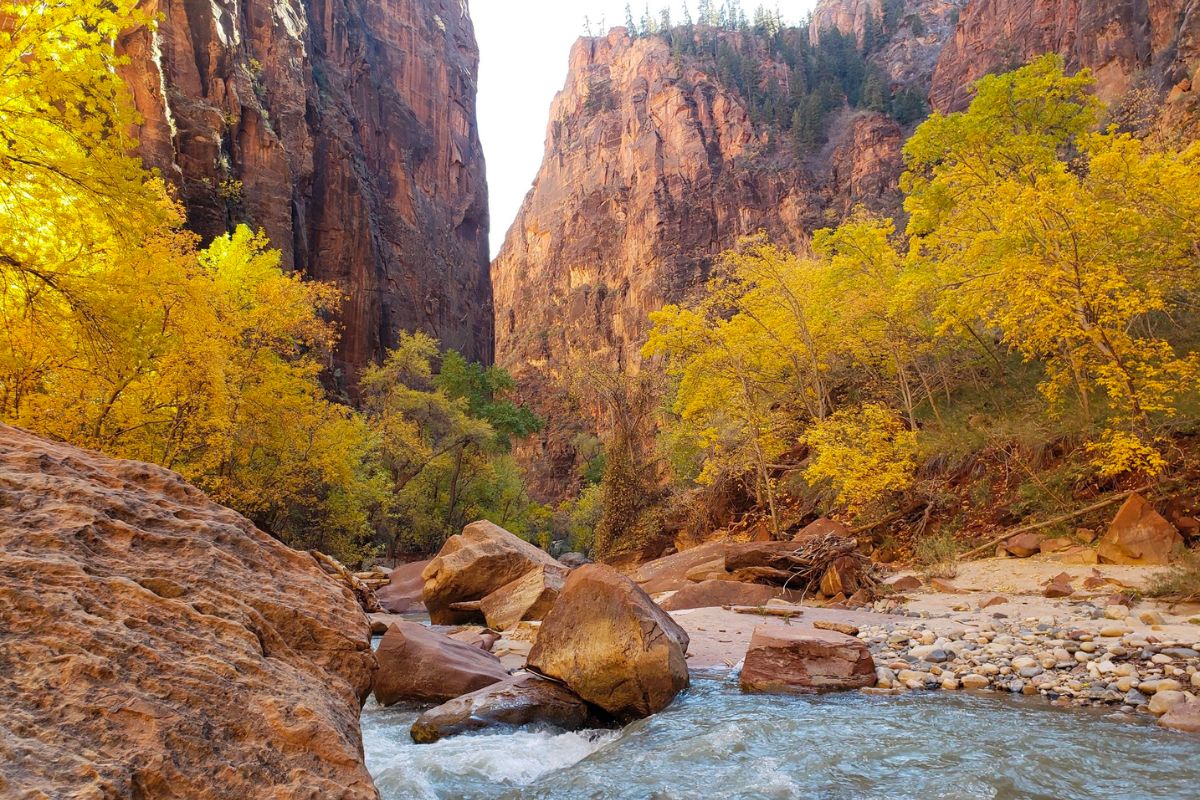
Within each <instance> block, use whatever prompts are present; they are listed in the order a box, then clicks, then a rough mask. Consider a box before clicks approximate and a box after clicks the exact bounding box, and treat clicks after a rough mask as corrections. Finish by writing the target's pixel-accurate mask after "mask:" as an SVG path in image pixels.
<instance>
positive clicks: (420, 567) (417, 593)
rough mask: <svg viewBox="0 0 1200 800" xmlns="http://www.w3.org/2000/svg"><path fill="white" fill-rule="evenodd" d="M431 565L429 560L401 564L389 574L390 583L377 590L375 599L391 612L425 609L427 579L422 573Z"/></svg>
mask: <svg viewBox="0 0 1200 800" xmlns="http://www.w3.org/2000/svg"><path fill="white" fill-rule="evenodd" d="M427 566H429V562H428V561H414V562H412V563H411V564H401V565H400V566H398V567H396V568H395V569H394V570H392V573H391V575H389V576H388V584H387V586H384V587H382V588H380V589H376V590H375V599H377V600H378V601H379V605H381V606H383V610H384V611H386V612H388V613H389V614H403V613H405V612H406V611H424V610H425V599H424V592H425V579H424V578H422V577H421V573H422V572H424V571H425V568H426V567H427Z"/></svg>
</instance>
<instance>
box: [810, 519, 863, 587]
mask: <svg viewBox="0 0 1200 800" xmlns="http://www.w3.org/2000/svg"><path fill="white" fill-rule="evenodd" d="M814 524H815V523H814ZM861 581H862V563H861V562H860V561H859V560H858V559H856V558H852V557H850V556H842V557H841V558H835V559H834V560H833V561H832V562H830V564H829V566H828V567H827V568H826V570H825V574H824V575H822V576H821V593H822V594H823V595H825V596H826V597H835V596H836V595H839V594H844V595H852V594H854V593H855V592H857V591H858V590H859V588H860V587H861Z"/></svg>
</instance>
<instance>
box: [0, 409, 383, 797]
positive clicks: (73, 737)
mask: <svg viewBox="0 0 1200 800" xmlns="http://www.w3.org/2000/svg"><path fill="white" fill-rule="evenodd" d="M0 509H2V511H0V516H2V517H3V524H2V525H0V796H4V797H114V798H115V797H187V798H198V799H199V800H203V799H204V798H228V797H247V798H248V797H278V798H284V797H289V798H290V797H336V798H356V799H357V798H363V799H364V800H369V799H370V798H375V797H377V793H376V791H375V788H374V785H373V783H372V781H371V778H370V776H369V775H368V774H367V771H366V768H365V767H364V766H363V762H362V744H361V739H360V734H359V727H358V713H359V707H360V704H361V702H362V701H363V699H365V697H366V695H367V693H368V692H369V690H370V685H371V674H372V671H373V669H374V667H375V657H374V655H373V654H372V653H371V649H370V640H369V633H368V625H367V618H366V615H364V614H363V612H362V611H361V610H360V609H359V606H358V603H357V602H356V601H355V599H354V597H353V596H352V595H351V593H350V591H349V590H348V589H347V588H345V586H344V585H343V584H341V583H340V582H339V581H338V580H336V579H335V578H333V577H330V576H328V575H326V574H325V573H324V572H323V571H322V570H321V568H320V567H319V566H318V565H317V562H316V561H314V560H313V558H312V557H311V556H310V555H309V554H307V553H301V552H297V551H295V550H292V549H290V548H288V547H286V546H284V545H282V544H280V543H279V542H277V541H276V540H274V539H272V538H271V537H270V536H268V535H267V534H265V533H263V532H262V531H259V530H257V529H256V528H255V527H254V526H253V525H252V524H251V523H250V522H249V521H247V520H246V519H245V518H243V517H242V516H240V515H239V514H236V513H235V512H233V511H230V510H229V509H226V508H223V507H221V506H218V505H217V504H215V503H213V502H211V501H209V500H208V498H207V497H205V496H204V494H203V493H202V492H200V490H198V489H196V488H194V487H192V486H190V485H188V484H187V483H185V482H184V481H183V479H182V478H180V477H179V476H178V475H176V474H175V473H173V472H169V471H168V470H165V469H161V468H159V467H155V466H152V465H148V464H142V463H138V462H132V461H121V460H116V459H110V458H106V457H104V456H101V455H98V454H96V453H91V452H87V451H83V450H78V449H76V448H72V447H69V446H67V445H62V444H57V443H52V442H48V441H45V440H43V439H39V438H37V437H35V436H33V435H31V434H28V433H25V432H23V431H20V430H17V429H15V428H9V427H6V426H0Z"/></svg>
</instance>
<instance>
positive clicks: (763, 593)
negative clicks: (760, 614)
mask: <svg viewBox="0 0 1200 800" xmlns="http://www.w3.org/2000/svg"><path fill="white" fill-rule="evenodd" d="M799 597H800V593H799V592H789V591H785V590H783V589H779V588H776V587H774V586H764V585H762V584H761V583H738V582H736V581H729V580H712V581H703V582H702V583H691V584H688V585H687V586H685V587H683V588H682V589H680V590H679V591H677V592H675V593H674V594H672V595H671V596H670V597H668V598H667V599H666V600H663V601H662V602H661V603H659V606H660V607H661V608H662V609H663V611H683V610H684V609H688V608H713V607H716V606H763V605H766V604H767V603H768V602H769V601H771V600H775V599H787V600H791V599H799Z"/></svg>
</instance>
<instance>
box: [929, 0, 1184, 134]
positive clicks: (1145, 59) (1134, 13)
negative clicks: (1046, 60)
mask: <svg viewBox="0 0 1200 800" xmlns="http://www.w3.org/2000/svg"><path fill="white" fill-rule="evenodd" d="M1047 52H1055V53H1059V54H1061V55H1062V56H1063V57H1064V59H1066V62H1067V65H1068V67H1070V68H1072V69H1078V68H1080V67H1088V68H1090V69H1091V70H1092V71H1093V73H1094V74H1095V77H1096V81H1097V93H1098V94H1099V96H1100V98H1101V99H1103V100H1105V101H1106V102H1109V103H1115V102H1119V101H1121V100H1122V98H1123V96H1125V95H1126V94H1127V93H1128V92H1129V91H1130V90H1131V89H1135V88H1136V87H1137V86H1138V84H1139V81H1144V82H1145V83H1146V84H1147V85H1148V87H1149V88H1150V89H1153V90H1159V91H1163V92H1165V91H1166V90H1168V89H1170V88H1171V87H1178V88H1179V91H1178V92H1176V93H1175V94H1174V96H1173V97H1172V98H1171V101H1170V102H1171V104H1172V105H1180V106H1182V105H1189V104H1190V105H1193V106H1194V105H1195V102H1196V100H1195V97H1194V96H1189V95H1194V94H1195V92H1194V90H1193V88H1192V87H1193V85H1194V84H1195V82H1196V81H1195V78H1196V71H1197V68H1200V2H1198V1H1197V0H1094V1H1093V0H971V2H970V3H969V4H968V5H967V6H966V8H965V9H964V10H963V12H962V16H961V19H960V21H959V24H958V27H957V30H956V31H955V33H954V36H953V37H952V38H951V39H950V41H949V42H948V43H947V44H946V47H945V48H944V50H943V51H942V54H941V58H940V60H939V62H938V65H937V69H936V71H935V73H934V76H933V87H932V89H931V92H930V100H931V102H932V103H933V105H934V107H935V108H938V109H940V110H943V111H957V110H960V109H962V108H965V107H966V105H967V104H968V103H969V102H970V97H971V95H970V87H971V84H972V82H974V81H975V80H978V79H979V78H980V77H982V76H983V75H986V74H988V73H989V72H994V71H998V70H1002V69H1004V68H1007V67H1011V66H1017V65H1020V64H1022V63H1024V62H1025V61H1028V60H1029V59H1030V58H1032V57H1034V56H1038V55H1041V54H1042V53H1047ZM1157 99H1158V97H1157V95H1156V97H1155V100H1156V101H1157ZM1166 111H1167V113H1171V112H1172V109H1171V108H1168V109H1167V110H1166Z"/></svg>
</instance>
